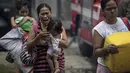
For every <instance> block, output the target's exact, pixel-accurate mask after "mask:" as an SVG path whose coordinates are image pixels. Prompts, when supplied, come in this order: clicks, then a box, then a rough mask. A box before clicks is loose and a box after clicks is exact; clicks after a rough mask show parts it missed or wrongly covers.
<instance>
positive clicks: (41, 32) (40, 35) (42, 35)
mask: <svg viewBox="0 0 130 73" xmlns="http://www.w3.org/2000/svg"><path fill="white" fill-rule="evenodd" d="M47 37H49V33H48V32H44V31H40V32H39V34H38V35H37V39H39V40H40V39H45V38H47Z"/></svg>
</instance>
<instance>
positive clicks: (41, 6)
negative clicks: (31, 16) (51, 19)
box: [37, 3, 51, 15]
mask: <svg viewBox="0 0 130 73" xmlns="http://www.w3.org/2000/svg"><path fill="white" fill-rule="evenodd" d="M43 7H46V8H48V9H49V10H50V12H51V7H50V6H49V5H48V4H46V3H42V4H40V5H39V6H38V7H37V14H38V15H39V13H40V10H41V9H42V8H43Z"/></svg>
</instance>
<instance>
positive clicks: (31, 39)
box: [27, 26, 39, 49]
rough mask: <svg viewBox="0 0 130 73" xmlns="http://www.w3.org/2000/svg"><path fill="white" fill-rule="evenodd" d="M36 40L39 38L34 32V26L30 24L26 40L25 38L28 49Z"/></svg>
mask: <svg viewBox="0 0 130 73" xmlns="http://www.w3.org/2000/svg"><path fill="white" fill-rule="evenodd" d="M38 40H39V39H38V38H37V36H36V32H35V31H34V28H33V26H32V27H31V29H30V32H29V34H28V40H27V47H28V49H31V48H32V47H34V46H35V45H36V43H38Z"/></svg>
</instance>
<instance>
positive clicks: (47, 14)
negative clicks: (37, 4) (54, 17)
mask: <svg viewBox="0 0 130 73" xmlns="http://www.w3.org/2000/svg"><path fill="white" fill-rule="evenodd" d="M39 18H40V20H41V22H42V23H43V24H45V25H47V24H48V23H49V22H50V19H51V11H50V10H49V8H47V7H43V8H41V10H40V13H39Z"/></svg>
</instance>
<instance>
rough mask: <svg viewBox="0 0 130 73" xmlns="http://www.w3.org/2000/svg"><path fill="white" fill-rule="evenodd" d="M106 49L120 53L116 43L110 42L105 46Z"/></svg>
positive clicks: (113, 52)
mask: <svg viewBox="0 0 130 73" xmlns="http://www.w3.org/2000/svg"><path fill="white" fill-rule="evenodd" d="M105 49H106V50H107V51H108V52H109V53H110V54H116V53H118V52H119V51H118V48H117V46H116V45H114V44H110V45H108V46H107V47H105Z"/></svg>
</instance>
